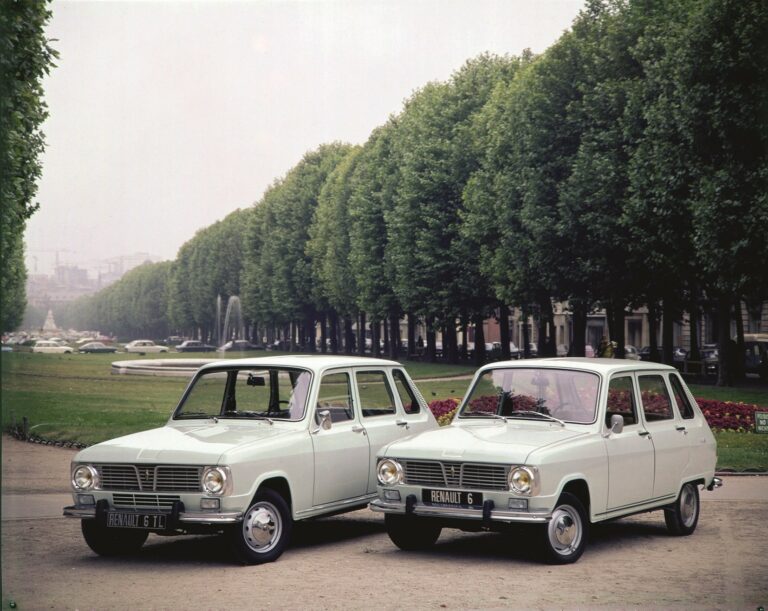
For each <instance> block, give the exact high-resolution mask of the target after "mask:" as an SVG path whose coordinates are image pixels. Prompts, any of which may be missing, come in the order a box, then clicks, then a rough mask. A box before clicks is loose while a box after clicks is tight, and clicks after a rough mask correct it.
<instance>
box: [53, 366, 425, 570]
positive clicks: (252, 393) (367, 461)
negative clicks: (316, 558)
mask: <svg viewBox="0 0 768 611" xmlns="http://www.w3.org/2000/svg"><path fill="white" fill-rule="evenodd" d="M436 428H437V423H436V421H435V419H434V417H433V416H432V413H431V412H430V410H429V409H428V407H427V404H426V402H425V401H424V399H423V397H422V396H421V395H420V393H419V392H418V390H417V389H416V387H415V385H414V384H413V382H412V381H411V379H410V378H409V376H408V374H407V373H406V371H405V369H404V368H403V367H402V365H400V364H399V363H396V362H394V361H387V360H381V359H371V358H362V357H336V356H286V357H281V356H275V357H266V358H254V359H242V360H227V361H219V362H214V363H210V364H207V365H205V366H203V367H201V368H200V370H199V371H198V372H197V373H196V374H195V376H194V378H193V379H192V381H191V383H190V384H189V386H188V388H187V390H186V391H185V393H184V395H183V396H182V399H181V401H180V403H179V405H178V407H177V408H176V409H175V410H174V411H173V414H172V415H171V417H170V419H169V420H168V422H167V423H166V425H165V426H163V427H161V428H157V429H153V430H149V431H145V432H142V433H136V434H133V435H128V436H125V437H120V438H117V439H113V440H111V441H106V442H104V443H100V444H97V445H94V446H92V447H89V448H86V449H85V450H82V451H81V452H79V453H78V454H77V455H76V456H75V458H74V460H73V462H72V482H71V483H72V488H73V493H72V496H73V500H74V504H73V505H71V506H69V507H65V508H64V515H65V516H69V517H73V518H79V519H80V520H82V531H83V536H84V538H85V541H86V542H87V544H88V545H89V546H90V547H91V549H92V550H94V551H95V552H96V553H98V554H101V555H116V554H124V553H130V552H134V551H136V550H138V549H139V548H140V547H141V546H142V545H143V543H144V542H145V541H146V539H147V536H148V535H149V533H157V534H160V535H179V534H186V533H201V532H203V533H206V532H207V533H210V532H219V533H221V534H223V535H225V536H227V537H228V538H229V540H230V542H231V546H232V549H233V551H234V553H235V555H236V556H237V558H239V559H240V560H241V561H242V562H244V563H254V564H255V563H263V562H271V561H273V560H276V559H277V558H278V557H279V556H280V555H281V554H282V553H283V551H284V550H285V548H286V546H287V544H288V542H289V539H290V534H291V528H292V525H293V523H294V521H297V520H303V519H307V518H313V517H316V516H321V515H326V514H335V513H340V512H344V511H351V510H354V509H359V508H361V507H365V506H366V505H367V504H368V502H369V501H370V500H372V499H373V498H375V496H376V455H377V453H378V452H379V450H380V449H381V448H382V447H383V446H385V445H387V444H389V443H391V442H392V441H394V440H395V439H399V438H401V437H405V436H409V435H412V434H414V433H419V432H423V431H426V430H430V429H436Z"/></svg>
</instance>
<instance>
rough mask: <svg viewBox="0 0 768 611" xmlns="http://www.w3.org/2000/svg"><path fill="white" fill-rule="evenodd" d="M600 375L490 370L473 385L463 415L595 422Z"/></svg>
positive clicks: (522, 369)
mask: <svg viewBox="0 0 768 611" xmlns="http://www.w3.org/2000/svg"><path fill="white" fill-rule="evenodd" d="M599 384H600V378H599V377H598V376H597V374H594V373H589V372H585V371H574V370H568V369H549V368H546V369H544V368H540V369H539V368H534V367H531V368H518V367H515V368H507V369H491V370H488V371H486V372H485V373H484V374H483V375H482V376H481V377H480V378H478V380H477V383H476V384H475V385H474V387H473V388H472V392H471V393H470V394H469V396H468V397H467V399H466V401H465V402H464V406H463V407H462V410H461V413H460V414H459V417H460V418H495V417H504V418H526V419H528V418H530V419H531V420H536V419H542V418H546V419H547V420H550V419H551V418H549V417H552V418H557V419H559V420H562V421H564V422H575V423H578V424H589V423H592V422H594V421H595V411H596V407H597V393H598V388H599Z"/></svg>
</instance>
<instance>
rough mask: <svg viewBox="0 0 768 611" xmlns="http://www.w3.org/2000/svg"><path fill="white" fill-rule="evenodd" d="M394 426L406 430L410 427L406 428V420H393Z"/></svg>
mask: <svg viewBox="0 0 768 611" xmlns="http://www.w3.org/2000/svg"><path fill="white" fill-rule="evenodd" d="M395 424H396V425H397V426H404V427H405V428H406V429H408V428H410V426H408V421H407V420H395Z"/></svg>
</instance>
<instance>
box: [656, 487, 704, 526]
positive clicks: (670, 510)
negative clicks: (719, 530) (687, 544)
mask: <svg viewBox="0 0 768 611" xmlns="http://www.w3.org/2000/svg"><path fill="white" fill-rule="evenodd" d="M699 506H700V503H699V488H698V486H696V484H690V483H689V484H684V485H683V487H682V488H681V489H680V494H678V495H677V499H675V502H674V503H672V505H670V506H669V507H667V508H665V509H664V521H665V522H666V523H667V529H668V530H669V532H670V533H671V534H673V535H676V536H680V537H685V536H687V535H690V534H691V533H693V531H694V530H696V525H697V524H698V523H699Z"/></svg>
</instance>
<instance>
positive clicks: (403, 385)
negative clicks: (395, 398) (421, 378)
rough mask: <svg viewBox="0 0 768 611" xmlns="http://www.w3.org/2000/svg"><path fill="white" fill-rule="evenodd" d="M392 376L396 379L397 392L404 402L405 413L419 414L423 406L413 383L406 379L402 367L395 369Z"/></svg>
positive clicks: (401, 401)
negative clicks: (417, 398)
mask: <svg viewBox="0 0 768 611" xmlns="http://www.w3.org/2000/svg"><path fill="white" fill-rule="evenodd" d="M392 377H393V378H394V379H395V388H397V394H398V395H400V403H402V404H403V409H404V410H405V413H406V414H418V413H419V411H421V407H420V406H419V402H418V401H417V400H416V395H415V394H414V392H413V389H412V388H411V385H410V384H409V383H408V380H406V379H405V374H404V373H403V372H402V371H401V370H400V369H393V370H392Z"/></svg>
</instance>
